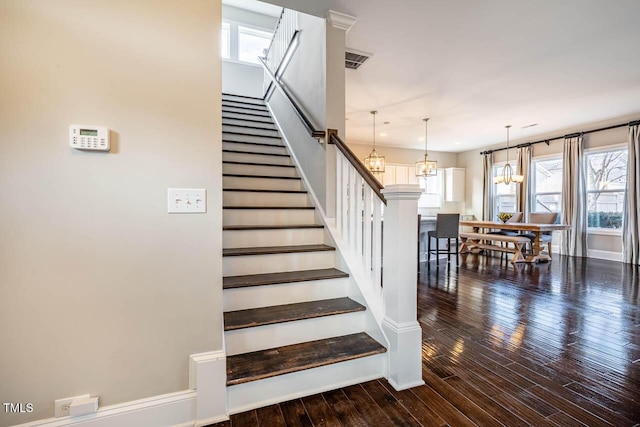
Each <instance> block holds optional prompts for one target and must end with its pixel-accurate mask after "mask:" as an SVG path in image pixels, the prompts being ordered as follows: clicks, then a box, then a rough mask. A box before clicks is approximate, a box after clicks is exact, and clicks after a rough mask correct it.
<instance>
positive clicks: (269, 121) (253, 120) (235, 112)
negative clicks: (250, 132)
mask: <svg viewBox="0 0 640 427" xmlns="http://www.w3.org/2000/svg"><path fill="white" fill-rule="evenodd" d="M227 113H229V114H242V113H238V112H237V111H227ZM260 117H264V118H266V119H270V117H269V116H260ZM222 119H223V120H224V119H227V120H242V121H244V122H251V123H266V124H272V125H273V124H274V123H273V120H255V119H247V118H246V117H229V116H225V115H223V116H222Z"/></svg>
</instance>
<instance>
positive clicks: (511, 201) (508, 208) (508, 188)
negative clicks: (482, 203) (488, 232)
mask: <svg viewBox="0 0 640 427" xmlns="http://www.w3.org/2000/svg"><path fill="white" fill-rule="evenodd" d="M503 169H504V165H500V166H494V167H493V177H494V178H495V177H497V176H501V175H502V173H503ZM494 189H495V191H494V194H495V196H494V204H493V211H494V213H495V214H496V218H492V219H493V220H495V221H497V220H498V219H497V215H498V214H499V213H500V212H510V213H513V212H515V211H516V184H515V183H511V184H509V185H506V184H504V183H500V184H494Z"/></svg>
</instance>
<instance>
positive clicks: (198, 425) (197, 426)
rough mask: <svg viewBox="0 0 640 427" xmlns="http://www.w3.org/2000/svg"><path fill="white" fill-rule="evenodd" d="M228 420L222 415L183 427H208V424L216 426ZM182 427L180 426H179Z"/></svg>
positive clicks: (227, 417)
mask: <svg viewBox="0 0 640 427" xmlns="http://www.w3.org/2000/svg"><path fill="white" fill-rule="evenodd" d="M228 419H229V416H228V415H224V416H219V417H213V418H207V419H206V420H198V421H196V422H195V423H190V424H186V425H185V426H184V427H192V426H193V427H204V426H208V425H210V424H216V423H221V422H222V421H227V420H228ZM180 427H182V426H180Z"/></svg>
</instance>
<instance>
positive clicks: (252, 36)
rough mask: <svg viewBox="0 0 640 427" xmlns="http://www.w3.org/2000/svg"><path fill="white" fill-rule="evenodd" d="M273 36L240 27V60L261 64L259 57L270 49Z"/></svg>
mask: <svg viewBox="0 0 640 427" xmlns="http://www.w3.org/2000/svg"><path fill="white" fill-rule="evenodd" d="M269 43H271V34H270V33H268V32H266V31H260V30H254V29H252V28H246V27H238V60H240V61H243V62H251V63H254V64H259V63H260V62H259V61H258V57H259V56H264V50H265V49H268V48H269Z"/></svg>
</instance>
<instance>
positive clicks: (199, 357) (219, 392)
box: [189, 350, 227, 425]
mask: <svg viewBox="0 0 640 427" xmlns="http://www.w3.org/2000/svg"><path fill="white" fill-rule="evenodd" d="M189 387H191V388H192V389H195V390H196V392H197V398H196V408H195V409H196V411H195V417H194V418H195V420H196V425H207V424H213V422H208V421H209V420H212V419H216V420H220V421H222V420H225V419H227V359H226V354H225V351H224V350H218V351H210V352H206V353H198V354H192V355H191V356H190V357H189ZM205 421H207V422H205ZM216 422H217V421H216Z"/></svg>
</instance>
